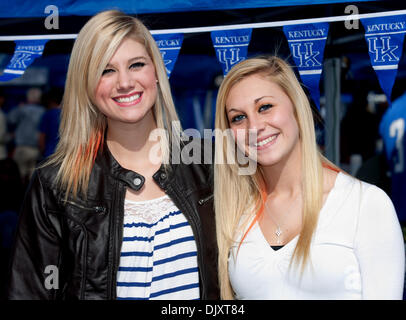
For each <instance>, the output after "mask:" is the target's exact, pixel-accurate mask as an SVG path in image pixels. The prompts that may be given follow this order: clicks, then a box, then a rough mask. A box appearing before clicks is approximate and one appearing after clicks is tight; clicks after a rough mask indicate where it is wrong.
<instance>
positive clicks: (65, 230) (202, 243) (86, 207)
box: [7, 145, 219, 299]
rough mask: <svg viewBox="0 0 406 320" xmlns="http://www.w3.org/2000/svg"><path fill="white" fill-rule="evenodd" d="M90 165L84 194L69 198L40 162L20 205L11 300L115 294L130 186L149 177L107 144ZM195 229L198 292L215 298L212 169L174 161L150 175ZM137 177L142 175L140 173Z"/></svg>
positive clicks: (52, 169)
mask: <svg viewBox="0 0 406 320" xmlns="http://www.w3.org/2000/svg"><path fill="white" fill-rule="evenodd" d="M103 150H104V151H102V152H99V154H98V156H97V158H96V161H95V165H94V167H93V169H92V173H91V177H90V183H89V188H88V194H87V199H86V200H85V199H83V198H81V197H80V196H78V198H76V199H74V200H73V199H72V198H69V200H68V202H64V201H63V199H64V194H63V192H61V190H60V189H58V188H56V187H55V185H54V182H55V177H56V172H57V168H55V167H45V168H40V169H37V170H36V171H35V173H34V175H33V178H32V180H31V183H30V186H29V189H28V192H27V194H26V196H25V200H24V203H23V207H22V210H21V216H20V222H19V226H18V230H17V234H16V241H15V245H14V250H13V254H12V257H11V274H10V277H9V286H8V290H7V297H8V299H115V298H116V275H117V269H118V264H119V259H120V250H121V243H122V233H123V215H124V196H125V190H126V188H131V189H133V190H138V189H139V188H140V187H141V185H136V184H134V180H135V179H136V178H139V179H141V180H143V179H144V178H143V177H142V176H141V175H139V174H137V173H136V172H133V171H130V170H127V169H124V168H122V167H121V166H120V165H119V164H118V162H117V161H116V160H115V159H114V158H113V156H112V155H111V153H110V152H109V151H108V149H107V146H106V145H104V148H103ZM153 178H154V180H155V181H156V183H157V184H158V185H159V186H160V187H161V188H162V189H163V190H164V191H165V193H166V194H168V195H169V197H170V198H171V199H172V201H173V202H174V203H175V205H176V206H177V207H178V208H179V209H180V210H181V211H182V212H183V214H184V215H185V217H186V218H187V219H188V221H189V223H190V225H191V227H192V230H193V232H194V236H195V240H196V245H197V251H198V256H197V257H198V266H199V275H200V297H201V299H218V298H219V291H218V281H217V268H216V265H217V249H216V248H217V247H216V233H215V222H214V208H213V190H212V180H211V170H210V167H209V166H208V165H203V164H189V165H186V164H183V163H181V164H173V165H171V167H170V168H169V170H167V172H165V171H164V170H163V167H161V169H160V170H158V172H156V173H155V174H154V176H153ZM135 182H136V183H137V182H139V180H135Z"/></svg>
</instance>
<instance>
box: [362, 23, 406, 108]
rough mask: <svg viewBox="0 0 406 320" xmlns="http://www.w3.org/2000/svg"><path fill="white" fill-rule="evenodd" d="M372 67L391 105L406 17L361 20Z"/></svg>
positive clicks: (405, 27)
mask: <svg viewBox="0 0 406 320" xmlns="http://www.w3.org/2000/svg"><path fill="white" fill-rule="evenodd" d="M361 22H362V25H363V26H364V29H365V40H366V41H367V45H368V52H369V57H370V58H371V64H372V67H373V68H374V70H375V73H376V75H377V77H378V81H379V83H380V85H381V88H382V90H383V92H384V93H385V95H386V97H387V99H388V102H389V104H390V103H391V94H392V88H393V84H394V83H395V79H396V74H397V71H398V64H399V60H400V58H401V56H402V48H403V40H404V38H405V33H406V15H398V16H387V17H378V18H365V19H361Z"/></svg>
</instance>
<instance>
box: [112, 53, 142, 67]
mask: <svg viewBox="0 0 406 320" xmlns="http://www.w3.org/2000/svg"><path fill="white" fill-rule="evenodd" d="M137 60H147V58H146V57H144V56H138V57H134V58H131V59H128V61H127V64H128V63H131V62H133V61H137ZM113 66H114V65H112V64H111V63H108V64H107V66H106V68H107V67H113Z"/></svg>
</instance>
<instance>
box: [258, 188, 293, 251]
mask: <svg viewBox="0 0 406 320" xmlns="http://www.w3.org/2000/svg"><path fill="white" fill-rule="evenodd" d="M298 198H299V196H296V199H295V200H294V201H293V202H292V204H291V205H290V208H289V211H290V210H291V209H292V207H293V205H294V204H295V203H296V201H297V199H298ZM267 200H268V199H267ZM265 206H266V201H265ZM268 216H269V217H270V218H271V220H272V221H273V223H274V224H275V225H276V230H275V231H274V234H275V235H276V244H278V245H281V244H282V240H281V236H282V234H283V231H282V228H281V225H280V224H278V223H277V222H276V221H275V219H274V218H273V217H272V215H271V214H268ZM285 217H286V214H285ZM285 217H284V218H285ZM283 220H284V219H283ZM282 222H283V221H282Z"/></svg>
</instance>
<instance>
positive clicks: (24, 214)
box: [6, 170, 61, 300]
mask: <svg viewBox="0 0 406 320" xmlns="http://www.w3.org/2000/svg"><path fill="white" fill-rule="evenodd" d="M46 192H51V191H50V190H48V191H46V190H45V188H44V186H43V184H42V182H41V179H40V173H39V171H38V170H36V171H35V172H34V174H33V177H32V179H31V182H30V185H29V187H28V190H27V193H26V195H25V198H24V202H23V205H22V208H21V212H20V216H19V223H18V228H17V232H16V236H15V242H14V246H13V251H12V254H11V261H10V270H9V272H10V273H9V277H8V286H7V292H6V294H7V298H8V299H24V300H37V299H41V300H50V299H56V297H57V295H56V294H57V292H58V290H55V289H58V288H59V287H60V286H61V284H60V283H58V282H59V275H58V274H59V268H60V260H61V250H60V237H59V236H58V235H57V232H56V231H55V228H54V226H53V225H52V223H51V221H50V220H49V219H50V218H49V216H48V214H49V212H47V204H46V199H45V198H46Z"/></svg>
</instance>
